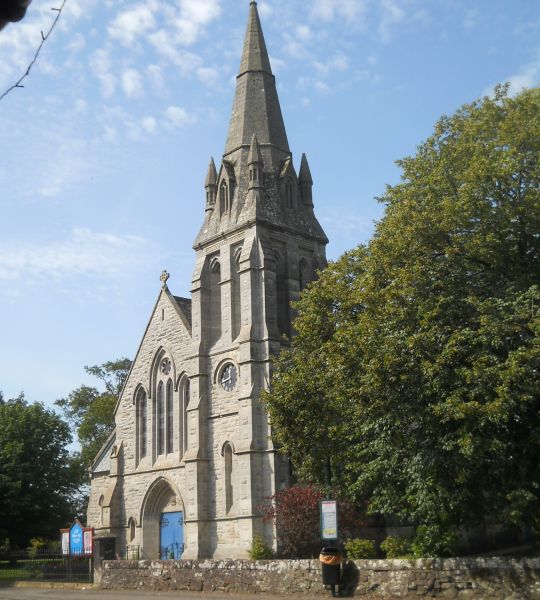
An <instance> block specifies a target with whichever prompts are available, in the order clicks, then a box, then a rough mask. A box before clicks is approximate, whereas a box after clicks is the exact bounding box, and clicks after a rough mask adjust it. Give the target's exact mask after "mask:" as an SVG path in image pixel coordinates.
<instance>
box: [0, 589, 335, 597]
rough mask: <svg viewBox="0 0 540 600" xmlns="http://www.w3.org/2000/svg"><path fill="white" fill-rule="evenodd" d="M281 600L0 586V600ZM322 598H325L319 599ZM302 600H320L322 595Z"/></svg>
mask: <svg viewBox="0 0 540 600" xmlns="http://www.w3.org/2000/svg"><path fill="white" fill-rule="evenodd" d="M139 598H140V600H148V599H149V598H160V599H162V600H167V599H170V600H172V599H173V598H175V599H176V600H208V599H211V600H281V599H283V598H286V596H273V595H267V594H264V595H263V594H223V593H219V592H213V593H204V592H148V591H147V592H139V591H126V592H116V591H108V590H98V589H91V588H89V589H65V588H53V589H51V588H47V589H42V588H30V587H0V600H138V599H139ZM322 598H324V596H323V597H322ZM302 600H321V596H318V597H317V598H316V597H315V596H313V597H311V598H309V597H305V596H302Z"/></svg>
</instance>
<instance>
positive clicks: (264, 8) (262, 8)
mask: <svg viewBox="0 0 540 600" xmlns="http://www.w3.org/2000/svg"><path fill="white" fill-rule="evenodd" d="M273 13H274V9H273V8H272V7H271V6H270V4H268V3H267V2H261V3H260V4H259V14H260V15H261V17H263V18H266V17H271V16H272V14H273Z"/></svg>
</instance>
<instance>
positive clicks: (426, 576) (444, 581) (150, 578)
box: [97, 558, 540, 600]
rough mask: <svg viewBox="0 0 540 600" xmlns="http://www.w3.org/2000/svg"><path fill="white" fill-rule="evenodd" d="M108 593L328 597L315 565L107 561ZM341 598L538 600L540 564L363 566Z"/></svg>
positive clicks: (348, 567)
mask: <svg viewBox="0 0 540 600" xmlns="http://www.w3.org/2000/svg"><path fill="white" fill-rule="evenodd" d="M97 575H98V580H99V579H100V580H101V586H102V587H103V588H104V589H111V590H114V589H133V590H135V589H140V590H156V591H158V590H190V591H200V592H203V591H204V592H213V591H225V592H231V593H252V594H257V593H272V594H276V595H284V594H287V595H293V594H295V595H299V596H316V595H325V596H328V591H326V590H325V589H324V587H323V585H322V583H321V566H320V563H319V561H318V560H276V561H249V560H222V561H218V560H199V561H195V560H181V561H105V562H104V563H103V565H102V569H101V572H100V573H98V574H97ZM342 583H343V584H344V585H343V587H342V590H341V592H342V595H346V596H360V597H363V598H366V599H376V598H381V599H389V598H405V599H409V598H421V597H426V598H477V599H479V600H480V599H481V600H484V599H485V600H492V599H493V600H495V599H497V600H499V599H500V600H535V599H540V559H538V558H534V559H522V560H514V559H505V558H474V559H472V558H470V559H466V558H458V559H424V560H416V561H414V560H363V561H355V562H353V561H348V562H347V563H344V565H343V577H342Z"/></svg>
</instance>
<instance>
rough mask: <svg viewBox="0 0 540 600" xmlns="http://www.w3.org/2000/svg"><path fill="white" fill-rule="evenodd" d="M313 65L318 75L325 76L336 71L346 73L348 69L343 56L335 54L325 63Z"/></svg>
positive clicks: (347, 63) (347, 61) (346, 60)
mask: <svg viewBox="0 0 540 600" xmlns="http://www.w3.org/2000/svg"><path fill="white" fill-rule="evenodd" d="M314 64H315V68H316V69H317V71H319V73H323V74H327V73H332V72H336V71H346V70H347V69H348V68H349V59H348V58H347V57H346V56H345V55H344V54H336V55H335V56H333V57H332V58H330V59H328V61H327V62H325V63H320V62H318V61H316V62H315V63H314Z"/></svg>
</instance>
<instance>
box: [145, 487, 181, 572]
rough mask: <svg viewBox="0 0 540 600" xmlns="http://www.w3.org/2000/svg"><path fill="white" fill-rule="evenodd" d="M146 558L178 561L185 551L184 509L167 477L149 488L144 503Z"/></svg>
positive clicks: (178, 495)
mask: <svg viewBox="0 0 540 600" xmlns="http://www.w3.org/2000/svg"><path fill="white" fill-rule="evenodd" d="M142 529H143V556H144V557H145V558H150V559H161V560H167V559H178V558H180V557H181V556H182V554H183V552H184V544H185V541H184V506H183V503H182V499H181V497H180V494H179V493H178V492H177V491H176V490H175V489H174V488H173V486H172V484H171V483H170V482H168V481H167V480H166V479H164V478H160V479H158V480H156V481H155V482H154V483H153V484H152V485H151V486H150V488H149V489H148V491H147V493H146V497H145V500H144V504H143V514H142Z"/></svg>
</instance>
